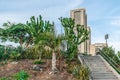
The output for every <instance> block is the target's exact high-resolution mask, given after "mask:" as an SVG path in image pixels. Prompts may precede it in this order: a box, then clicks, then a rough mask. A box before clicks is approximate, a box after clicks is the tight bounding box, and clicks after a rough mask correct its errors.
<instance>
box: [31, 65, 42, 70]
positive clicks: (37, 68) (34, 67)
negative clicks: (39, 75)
mask: <svg viewBox="0 0 120 80" xmlns="http://www.w3.org/2000/svg"><path fill="white" fill-rule="evenodd" d="M33 70H36V71H43V68H42V67H40V66H38V65H33Z"/></svg>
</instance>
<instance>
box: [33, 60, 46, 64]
mask: <svg viewBox="0 0 120 80" xmlns="http://www.w3.org/2000/svg"><path fill="white" fill-rule="evenodd" d="M44 63H45V62H43V61H41V60H35V61H34V64H44Z"/></svg>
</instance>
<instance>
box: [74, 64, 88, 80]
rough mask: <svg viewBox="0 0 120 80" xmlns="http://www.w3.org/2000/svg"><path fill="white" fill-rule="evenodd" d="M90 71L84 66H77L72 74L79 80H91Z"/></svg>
mask: <svg viewBox="0 0 120 80" xmlns="http://www.w3.org/2000/svg"><path fill="white" fill-rule="evenodd" d="M89 73H90V72H89V70H88V68H86V67H85V66H84V65H75V66H74V67H73V71H72V74H73V75H74V76H75V77H76V78H77V79H78V80H89Z"/></svg>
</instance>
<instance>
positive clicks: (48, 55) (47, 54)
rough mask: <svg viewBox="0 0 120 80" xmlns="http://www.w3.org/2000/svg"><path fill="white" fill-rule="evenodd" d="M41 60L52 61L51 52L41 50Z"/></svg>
mask: <svg viewBox="0 0 120 80" xmlns="http://www.w3.org/2000/svg"><path fill="white" fill-rule="evenodd" d="M42 58H46V59H52V50H43V53H42Z"/></svg>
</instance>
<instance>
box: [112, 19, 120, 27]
mask: <svg viewBox="0 0 120 80" xmlns="http://www.w3.org/2000/svg"><path fill="white" fill-rule="evenodd" d="M110 24H111V25H113V26H120V19H117V20H113V21H111V22H110Z"/></svg>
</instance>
